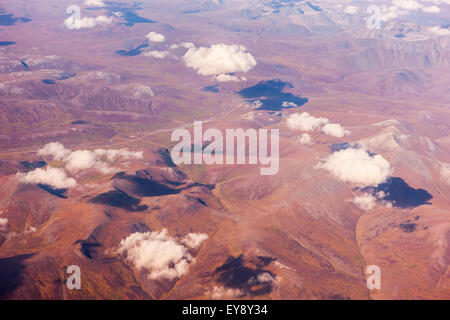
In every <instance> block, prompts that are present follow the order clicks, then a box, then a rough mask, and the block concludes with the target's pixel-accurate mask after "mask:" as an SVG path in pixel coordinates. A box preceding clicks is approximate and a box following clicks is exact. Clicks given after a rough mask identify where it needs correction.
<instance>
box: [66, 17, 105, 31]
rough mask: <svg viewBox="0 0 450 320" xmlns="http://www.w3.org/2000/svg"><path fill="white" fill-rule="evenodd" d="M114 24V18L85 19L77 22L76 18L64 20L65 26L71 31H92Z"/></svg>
mask: <svg viewBox="0 0 450 320" xmlns="http://www.w3.org/2000/svg"><path fill="white" fill-rule="evenodd" d="M112 22H113V18H112V17H107V16H97V17H84V18H81V19H80V20H76V19H75V18H74V17H69V18H67V19H66V20H64V24H65V25H66V26H67V27H68V28H70V29H74V28H75V29H91V28H94V27H96V26H98V25H100V26H106V25H109V24H111V23H112Z"/></svg>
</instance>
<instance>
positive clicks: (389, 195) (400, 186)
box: [365, 177, 433, 209]
mask: <svg viewBox="0 0 450 320" xmlns="http://www.w3.org/2000/svg"><path fill="white" fill-rule="evenodd" d="M365 190H369V191H372V193H373V194H376V193H378V192H380V191H383V192H384V193H385V194H386V196H385V197H384V198H383V200H386V201H389V202H392V203H393V205H394V207H399V208H404V209H407V208H415V207H419V206H421V205H424V204H430V202H429V201H430V200H431V199H432V198H433V196H432V195H431V194H430V193H429V192H428V191H427V190H424V189H414V188H413V187H411V186H409V185H408V184H407V183H406V182H405V180H403V179H402V178H398V177H394V178H389V179H388V180H387V181H386V182H385V183H382V184H380V185H378V187H376V188H366V189H365Z"/></svg>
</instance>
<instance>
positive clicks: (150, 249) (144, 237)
mask: <svg viewBox="0 0 450 320" xmlns="http://www.w3.org/2000/svg"><path fill="white" fill-rule="evenodd" d="M206 239H208V235H207V234H201V233H200V234H199V233H190V234H188V235H186V236H185V237H184V238H183V239H176V238H174V237H171V236H170V235H169V232H168V231H167V229H163V230H162V231H161V232H145V233H141V232H136V233H133V234H131V235H130V236H128V237H127V238H125V239H123V240H122V241H121V242H120V244H119V247H118V249H117V252H118V253H119V254H120V255H122V256H124V257H125V259H126V260H127V261H129V262H131V263H132V264H133V266H134V267H135V268H136V269H137V270H145V271H147V272H148V273H149V274H148V278H149V279H152V280H157V279H169V280H173V279H176V278H180V277H182V276H183V275H185V274H186V273H187V272H188V269H189V265H190V264H191V263H193V262H194V261H195V259H194V257H193V256H192V255H191V254H190V252H189V251H190V249H196V248H198V247H200V246H201V244H202V243H203V242H204V241H205V240H206Z"/></svg>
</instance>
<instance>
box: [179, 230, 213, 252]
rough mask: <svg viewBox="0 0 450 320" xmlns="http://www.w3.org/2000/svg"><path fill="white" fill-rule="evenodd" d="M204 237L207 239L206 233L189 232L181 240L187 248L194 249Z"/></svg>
mask: <svg viewBox="0 0 450 320" xmlns="http://www.w3.org/2000/svg"><path fill="white" fill-rule="evenodd" d="M206 239H208V235H207V234H205V233H189V234H188V235H186V236H185V237H184V239H183V240H182V242H183V243H184V244H185V245H187V246H188V247H189V248H192V249H196V248H198V247H200V245H201V244H202V243H203V241H205V240H206Z"/></svg>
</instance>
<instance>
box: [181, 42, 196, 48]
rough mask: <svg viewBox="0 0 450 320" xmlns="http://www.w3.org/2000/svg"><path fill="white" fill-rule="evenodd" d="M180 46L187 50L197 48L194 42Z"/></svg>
mask: <svg viewBox="0 0 450 320" xmlns="http://www.w3.org/2000/svg"><path fill="white" fill-rule="evenodd" d="M180 46H182V47H183V48H186V49H191V48H195V44H193V43H192V42H183V43H181V44H180Z"/></svg>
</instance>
